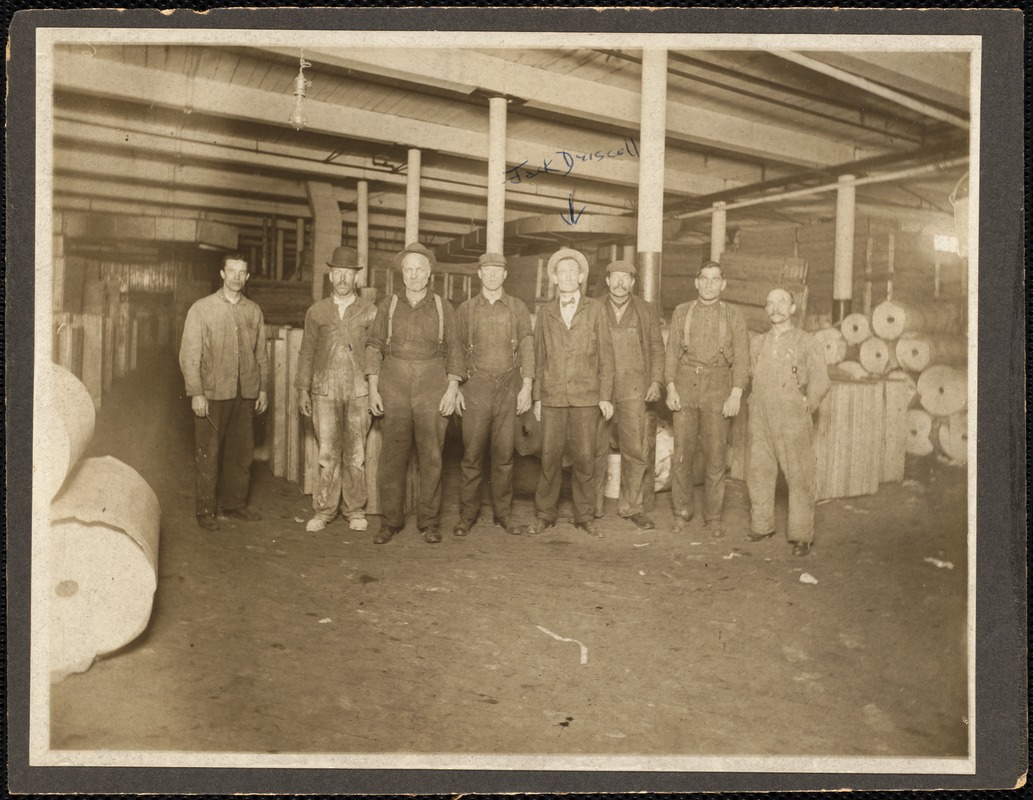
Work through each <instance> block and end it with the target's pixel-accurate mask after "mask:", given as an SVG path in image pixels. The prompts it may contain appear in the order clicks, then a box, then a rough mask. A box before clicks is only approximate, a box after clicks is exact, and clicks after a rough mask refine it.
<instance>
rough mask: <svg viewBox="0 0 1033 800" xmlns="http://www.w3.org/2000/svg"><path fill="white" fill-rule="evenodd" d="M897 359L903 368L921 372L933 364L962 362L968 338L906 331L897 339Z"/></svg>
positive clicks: (965, 353) (966, 351)
mask: <svg viewBox="0 0 1033 800" xmlns="http://www.w3.org/2000/svg"><path fill="white" fill-rule="evenodd" d="M896 353H897V361H898V362H899V363H900V366H902V367H903V368H904V369H907V370H911V372H921V371H922V370H924V369H925V368H926V367H931V366H933V365H934V364H963V363H964V362H965V360H966V359H967V357H968V339H967V338H966V337H964V336H949V335H940V336H934V335H933V334H929V333H923V332H921V331H907V332H905V333H903V334H901V336H900V338H899V339H898V340H897V347H896Z"/></svg>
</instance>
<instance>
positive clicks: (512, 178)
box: [504, 138, 638, 185]
mask: <svg viewBox="0 0 1033 800" xmlns="http://www.w3.org/2000/svg"><path fill="white" fill-rule="evenodd" d="M556 155H557V156H559V158H543V159H542V163H541V166H536V167H528V166H527V164H528V159H526V158H525V159H524V160H523V161H521V162H520V163H519V164H517V165H516V166H515V167H510V168H509V169H507V170H506V180H505V181H504V183H512V184H514V185H517V184H520V183H522V182H523V181H530V180H534V179H535V178H537V177H538V176H539V175H546V174H549V175H558V176H559V177H561V178H562V177H566V176H567V175H569V174H570V173H571V172H573V171H574V167H576V166H577V165H578V163H579V162H580V163H587V162H589V161H605V160H607V159H610V158H625V157H628V156H630V157H632V158H638V143H637V142H636V141H635V140H634V139H632V138H628V139H625V140H624V144H623V146H621V147H612V148H610V149H608V150H595V151H593V152H591V153H572V152H570V151H569V150H557V151H556Z"/></svg>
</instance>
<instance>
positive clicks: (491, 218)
mask: <svg viewBox="0 0 1033 800" xmlns="http://www.w3.org/2000/svg"><path fill="white" fill-rule="evenodd" d="M505 175H506V98H505V97H492V98H491V99H490V100H488V224H487V226H486V228H487V230H486V232H485V233H486V235H485V239H486V247H487V252H489V253H501V252H502V245H503V239H504V235H503V231H504V229H505V226H506V183H507V181H506V180H505Z"/></svg>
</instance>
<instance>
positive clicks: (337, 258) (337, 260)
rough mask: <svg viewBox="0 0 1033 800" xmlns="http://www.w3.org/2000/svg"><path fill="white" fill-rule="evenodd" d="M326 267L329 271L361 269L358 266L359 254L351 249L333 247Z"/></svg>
mask: <svg viewBox="0 0 1033 800" xmlns="http://www.w3.org/2000/svg"><path fill="white" fill-rule="evenodd" d="M326 265H327V266H328V267H330V269H362V267H360V266H359V254H358V253H357V252H355V250H354V249H352V248H351V247H335V248H334V254H333V255H332V256H330V260H329V261H327V262H326Z"/></svg>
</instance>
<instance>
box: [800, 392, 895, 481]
mask: <svg viewBox="0 0 1033 800" xmlns="http://www.w3.org/2000/svg"><path fill="white" fill-rule="evenodd" d="M884 383H885V382H884V381H842V380H834V381H833V382H832V388H831V389H830V390H829V393H828V395H826V397H825V399H824V400H823V401H822V403H821V406H819V408H818V414H817V424H816V427H815V438H814V454H815V458H816V462H817V463H816V466H817V493H816V499H819V500H824V499H826V498H831V497H855V496H858V495H865V494H875V493H876V492H877V491H878V490H879V480H880V478H881V477H882V466H883V446H882V438H883V433H884V427H885V426H884V422H883V417H884V415H885V388H884Z"/></svg>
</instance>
